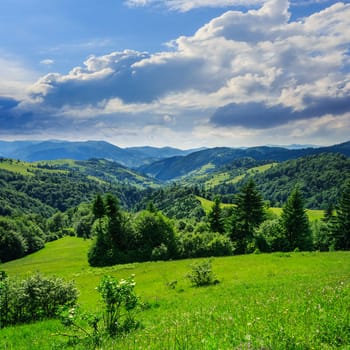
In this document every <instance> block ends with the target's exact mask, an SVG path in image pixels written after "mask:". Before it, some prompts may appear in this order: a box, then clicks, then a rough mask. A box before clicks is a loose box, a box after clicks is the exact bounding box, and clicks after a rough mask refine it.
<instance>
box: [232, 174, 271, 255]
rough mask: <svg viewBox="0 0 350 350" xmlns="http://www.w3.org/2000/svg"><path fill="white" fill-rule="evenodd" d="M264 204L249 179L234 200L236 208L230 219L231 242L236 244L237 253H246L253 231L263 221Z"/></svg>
mask: <svg viewBox="0 0 350 350" xmlns="http://www.w3.org/2000/svg"><path fill="white" fill-rule="evenodd" d="M264 219H265V210H264V202H263V200H262V197H261V195H260V193H259V191H258V190H257V189H256V187H255V183H254V181H253V180H252V179H250V180H249V181H248V182H247V183H246V184H245V185H244V186H243V187H242V188H241V192H240V193H239V194H238V196H237V199H236V207H235V209H234V210H233V215H232V217H231V229H230V237H231V240H232V241H233V242H234V243H235V244H236V250H235V251H236V252H237V253H240V254H242V253H246V252H247V247H248V244H249V243H250V242H252V240H253V237H254V230H255V229H256V228H257V227H258V226H259V225H260V224H261V223H262V222H263V221H264Z"/></svg>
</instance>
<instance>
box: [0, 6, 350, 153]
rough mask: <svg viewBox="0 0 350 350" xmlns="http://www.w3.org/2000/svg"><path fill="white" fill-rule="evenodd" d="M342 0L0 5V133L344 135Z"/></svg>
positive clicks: (199, 137)
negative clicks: (338, 0) (340, 0)
mask: <svg viewBox="0 0 350 350" xmlns="http://www.w3.org/2000/svg"><path fill="white" fill-rule="evenodd" d="M349 53H350V3H349V1H343V2H337V1H327V0H294V1H288V0H244V1H243V0H193V1H191V0H125V1H122V0H120V1H116V0H103V1H97V0H85V1H82V0H74V1H72V0H50V1H42V0H1V2H0V139H3V140H15V139H52V138H55V139H66V140H87V139H102V140H106V141H109V142H112V143H114V144H116V145H119V146H137V145H153V146H174V147H180V148H192V147H199V146H233V147H235V146H251V145H261V144H291V143H307V144H309V143H313V144H320V145H327V144H332V143H339V142H343V141H346V140H348V139H350V137H349V135H350V69H349V68H350V55H349Z"/></svg>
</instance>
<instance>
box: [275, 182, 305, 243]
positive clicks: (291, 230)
mask: <svg viewBox="0 0 350 350" xmlns="http://www.w3.org/2000/svg"><path fill="white" fill-rule="evenodd" d="M281 222H282V226H283V230H284V234H285V236H286V239H287V241H288V245H289V247H288V248H289V250H294V249H296V248H298V249H300V250H309V249H311V248H312V243H311V242H312V240H311V229H310V225H309V219H308V217H307V215H306V211H305V209H304V200H303V196H302V193H301V192H300V190H299V188H298V187H296V188H295V189H294V190H293V192H292V193H291V195H290V196H289V198H288V200H287V203H286V204H285V206H284V207H283V211H282V215H281Z"/></svg>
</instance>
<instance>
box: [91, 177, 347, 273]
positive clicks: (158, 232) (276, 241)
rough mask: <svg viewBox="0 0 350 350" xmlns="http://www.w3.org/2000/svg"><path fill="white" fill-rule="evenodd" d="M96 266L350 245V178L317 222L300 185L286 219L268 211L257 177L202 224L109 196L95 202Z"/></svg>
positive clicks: (284, 212) (289, 203)
mask: <svg viewBox="0 0 350 350" xmlns="http://www.w3.org/2000/svg"><path fill="white" fill-rule="evenodd" d="M92 210H93V215H94V223H93V225H92V228H91V235H92V236H93V237H94V243H93V245H92V247H91V249H90V251H89V255H88V260H89V263H90V265H92V266H104V265H113V264H118V263H126V262H133V261H147V260H167V259H179V258H189V257H200V256H222V255H231V254H246V253H252V252H273V251H283V252H288V251H306V250H313V249H318V250H332V249H347V250H348V249H350V182H348V183H347V185H346V187H345V190H344V192H343V193H342V195H341V198H340V200H339V205H338V206H337V208H336V214H335V212H334V211H333V210H330V211H328V214H327V215H325V219H324V220H323V221H322V223H317V224H315V225H311V224H310V222H309V219H308V217H307V215H306V211H305V208H304V200H303V196H302V192H301V190H300V189H299V188H298V187H296V188H295V189H294V190H293V191H292V193H291V194H290V196H289V198H288V200H287V202H286V203H285V205H284V207H283V210H282V214H281V216H280V217H277V216H273V215H271V214H269V213H268V211H267V207H266V204H265V202H264V201H263V199H262V196H261V194H260V193H259V191H258V190H257V189H256V186H255V183H254V181H253V180H249V181H248V182H247V183H246V184H245V185H244V186H243V187H242V188H241V191H240V193H239V194H238V195H237V197H236V201H235V205H234V206H231V207H230V208H226V209H223V208H222V206H221V202H220V199H219V197H217V198H216V199H215V201H214V204H213V206H212V208H211V210H210V212H209V213H208V215H207V216H206V218H205V220H202V221H200V222H195V221H193V220H192V221H185V220H170V219H169V218H167V217H166V216H165V215H164V214H162V213H161V212H160V211H158V210H157V208H155V206H154V204H153V203H152V202H151V203H150V204H149V205H148V208H147V209H146V210H143V211H141V212H140V213H138V214H136V215H131V214H128V213H126V212H123V211H122V210H121V209H120V206H119V203H118V199H117V198H116V197H115V196H113V195H111V194H107V195H106V196H104V197H102V196H101V195H99V196H97V197H96V199H95V201H94V203H93V209H92Z"/></svg>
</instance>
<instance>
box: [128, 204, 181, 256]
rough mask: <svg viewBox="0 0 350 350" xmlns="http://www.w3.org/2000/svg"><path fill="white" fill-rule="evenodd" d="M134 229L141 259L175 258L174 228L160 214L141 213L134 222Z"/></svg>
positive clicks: (146, 211)
mask: <svg viewBox="0 0 350 350" xmlns="http://www.w3.org/2000/svg"><path fill="white" fill-rule="evenodd" d="M134 229H135V233H136V237H137V238H136V239H137V243H136V246H137V250H138V252H139V254H140V258H141V259H143V260H151V259H157V258H159V257H161V258H162V259H165V258H167V259H168V258H170V257H173V258H174V257H176V243H175V232H174V227H173V225H172V223H171V222H170V220H169V219H168V218H166V217H165V216H164V215H163V214H162V213H160V212H150V211H148V210H145V211H142V212H141V213H139V214H138V215H137V216H136V218H135V220H134Z"/></svg>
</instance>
